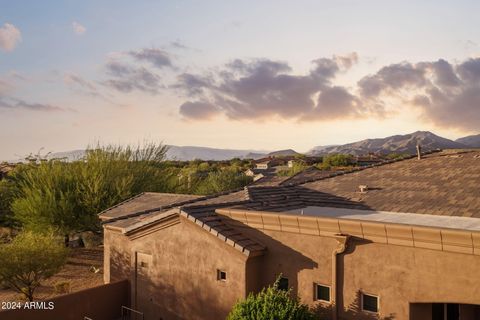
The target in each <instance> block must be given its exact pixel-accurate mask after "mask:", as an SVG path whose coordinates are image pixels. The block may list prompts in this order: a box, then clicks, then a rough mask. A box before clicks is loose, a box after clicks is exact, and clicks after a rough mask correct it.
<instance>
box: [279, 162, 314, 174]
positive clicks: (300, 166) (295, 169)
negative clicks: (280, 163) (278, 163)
mask: <svg viewBox="0 0 480 320" xmlns="http://www.w3.org/2000/svg"><path fill="white" fill-rule="evenodd" d="M307 168H308V165H307V164H306V163H305V162H304V161H301V160H295V161H294V162H293V166H292V167H291V168H288V169H284V170H280V171H279V172H278V173H277V175H279V176H284V177H291V176H294V175H296V174H297V173H300V172H302V171H304V170H305V169H307Z"/></svg>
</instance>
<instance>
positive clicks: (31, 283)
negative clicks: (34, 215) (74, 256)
mask: <svg viewBox="0 0 480 320" xmlns="http://www.w3.org/2000/svg"><path fill="white" fill-rule="evenodd" d="M67 253H68V251H67V249H66V248H65V247H64V244H63V241H62V239H61V238H59V237H56V236H55V235H54V234H53V233H52V232H48V233H44V234H40V233H33V232H31V231H28V232H23V233H20V234H19V235H18V236H16V237H15V239H13V241H12V242H10V243H8V244H3V245H0V283H5V284H7V285H9V286H10V287H11V288H12V289H14V290H16V291H17V292H19V293H21V294H22V295H24V296H25V298H27V299H28V300H29V301H33V294H34V292H35V289H36V288H37V287H39V286H40V284H41V281H43V280H45V279H47V278H50V277H51V276H53V275H54V274H56V273H57V272H59V271H60V269H61V268H62V266H63V265H64V264H65V262H66V260H67Z"/></svg>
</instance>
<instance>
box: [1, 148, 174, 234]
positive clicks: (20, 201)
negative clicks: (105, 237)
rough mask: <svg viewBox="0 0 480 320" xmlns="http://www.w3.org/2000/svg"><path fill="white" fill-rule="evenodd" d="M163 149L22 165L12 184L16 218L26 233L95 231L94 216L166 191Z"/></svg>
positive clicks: (101, 151) (101, 152)
mask: <svg viewBox="0 0 480 320" xmlns="http://www.w3.org/2000/svg"><path fill="white" fill-rule="evenodd" d="M165 152H166V147H165V146H162V145H161V144H146V145H143V146H137V147H130V146H126V147H122V146H103V147H102V146H96V147H94V148H89V149H88V150H87V153H86V156H85V158H84V159H81V160H78V161H73V162H65V161H60V160H50V161H43V162H40V163H31V164H28V165H24V166H23V168H24V169H22V170H20V171H19V172H18V173H17V172H14V174H13V175H12V176H11V179H12V180H13V181H14V183H15V186H16V192H15V195H14V197H13V200H12V203H11V209H12V211H13V214H14V216H15V218H16V219H17V220H18V221H19V222H20V223H21V224H22V226H23V227H25V228H27V229H40V230H42V229H44V228H45V227H55V228H56V229H58V230H60V231H62V232H64V233H65V234H68V233H69V232H74V231H83V230H96V229H99V228H100V226H99V221H98V218H97V214H98V213H99V212H101V211H102V210H104V209H106V208H109V207H111V206H113V205H115V204H117V203H119V202H121V201H123V200H126V199H128V198H130V197H132V196H134V195H136V194H139V193H141V192H144V191H164V192H165V191H166V190H165V189H166V188H167V180H168V179H167V176H166V175H165V170H163V169H162V168H163V166H162V160H163V159H164V156H165Z"/></svg>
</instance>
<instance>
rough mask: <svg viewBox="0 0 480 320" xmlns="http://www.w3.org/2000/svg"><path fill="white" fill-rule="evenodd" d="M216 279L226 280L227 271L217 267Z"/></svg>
mask: <svg viewBox="0 0 480 320" xmlns="http://www.w3.org/2000/svg"><path fill="white" fill-rule="evenodd" d="M217 280H219V281H227V273H226V272H225V271H222V270H219V269H217Z"/></svg>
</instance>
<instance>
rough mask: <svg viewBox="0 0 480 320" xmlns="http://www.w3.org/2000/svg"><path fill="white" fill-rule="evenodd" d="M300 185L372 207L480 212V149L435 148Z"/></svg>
mask: <svg viewBox="0 0 480 320" xmlns="http://www.w3.org/2000/svg"><path fill="white" fill-rule="evenodd" d="M359 185H367V186H368V191H367V192H365V193H361V192H359ZM302 186H303V187H305V188H308V189H310V190H316V191H322V192H325V193H328V194H331V195H334V196H337V197H340V198H344V199H347V200H352V201H358V202H360V203H362V204H363V205H365V206H367V207H369V208H371V209H372V210H382V211H394V212H409V213H420V214H422V213H427V214H435V215H450V216H464V217H476V218H480V196H479V195H480V151H476V152H464V153H456V154H448V153H436V154H431V155H428V156H425V157H424V158H423V159H421V160H417V159H416V158H413V159H410V160H405V161H400V162H395V163H391V164H389V165H381V166H376V167H372V168H370V169H365V170H360V171H357V172H353V173H350V174H344V175H341V176H337V177H335V178H327V179H321V180H318V181H315V182H310V183H305V184H302Z"/></svg>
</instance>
